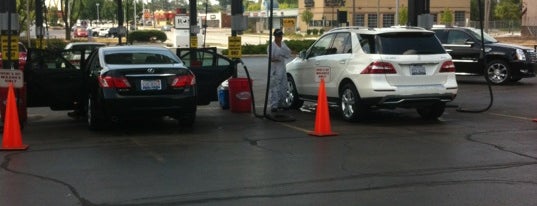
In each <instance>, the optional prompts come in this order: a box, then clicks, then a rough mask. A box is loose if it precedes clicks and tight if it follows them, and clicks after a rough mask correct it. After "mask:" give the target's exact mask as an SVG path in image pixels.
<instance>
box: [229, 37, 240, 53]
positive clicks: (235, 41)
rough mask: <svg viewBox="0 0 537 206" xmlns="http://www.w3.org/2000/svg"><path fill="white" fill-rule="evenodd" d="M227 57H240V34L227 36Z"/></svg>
mask: <svg viewBox="0 0 537 206" xmlns="http://www.w3.org/2000/svg"><path fill="white" fill-rule="evenodd" d="M227 45H228V51H229V52H228V55H227V56H228V57H229V58H231V59H240V58H241V57H242V43H241V37H240V36H229V37H228V40H227Z"/></svg>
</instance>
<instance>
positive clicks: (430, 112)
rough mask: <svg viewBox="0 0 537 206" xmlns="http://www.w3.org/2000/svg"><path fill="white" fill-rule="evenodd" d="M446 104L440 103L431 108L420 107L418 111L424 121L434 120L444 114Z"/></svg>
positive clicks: (430, 106)
mask: <svg viewBox="0 0 537 206" xmlns="http://www.w3.org/2000/svg"><path fill="white" fill-rule="evenodd" d="M445 109H446V103H443V102H439V103H435V104H432V105H429V106H423V107H418V108H416V110H417V111H418V114H419V115H420V116H421V118H423V119H427V120H434V119H437V118H438V117H440V116H442V114H444V110H445Z"/></svg>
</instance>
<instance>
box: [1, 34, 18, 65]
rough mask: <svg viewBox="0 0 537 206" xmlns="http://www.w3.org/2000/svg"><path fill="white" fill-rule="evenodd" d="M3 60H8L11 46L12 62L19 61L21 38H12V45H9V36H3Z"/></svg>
mask: <svg viewBox="0 0 537 206" xmlns="http://www.w3.org/2000/svg"><path fill="white" fill-rule="evenodd" d="M1 39H2V40H1V41H2V59H4V60H7V59H8V55H9V53H8V51H9V47H10V46H11V60H19V44H18V42H19V37H18V36H11V45H9V43H8V35H2V37H1Z"/></svg>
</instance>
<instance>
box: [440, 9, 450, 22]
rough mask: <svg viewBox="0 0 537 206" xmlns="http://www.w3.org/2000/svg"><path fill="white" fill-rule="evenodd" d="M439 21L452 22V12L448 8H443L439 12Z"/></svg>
mask: <svg viewBox="0 0 537 206" xmlns="http://www.w3.org/2000/svg"><path fill="white" fill-rule="evenodd" d="M440 23H442V24H445V25H451V23H453V12H451V10H450V9H449V8H446V9H444V11H443V12H442V14H440Z"/></svg>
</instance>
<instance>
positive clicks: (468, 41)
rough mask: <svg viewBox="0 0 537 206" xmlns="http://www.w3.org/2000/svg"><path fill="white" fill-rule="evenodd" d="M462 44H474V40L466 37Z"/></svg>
mask: <svg viewBox="0 0 537 206" xmlns="http://www.w3.org/2000/svg"><path fill="white" fill-rule="evenodd" d="M464 44H468V45H474V44H475V42H474V41H472V40H471V39H466V41H464Z"/></svg>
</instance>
